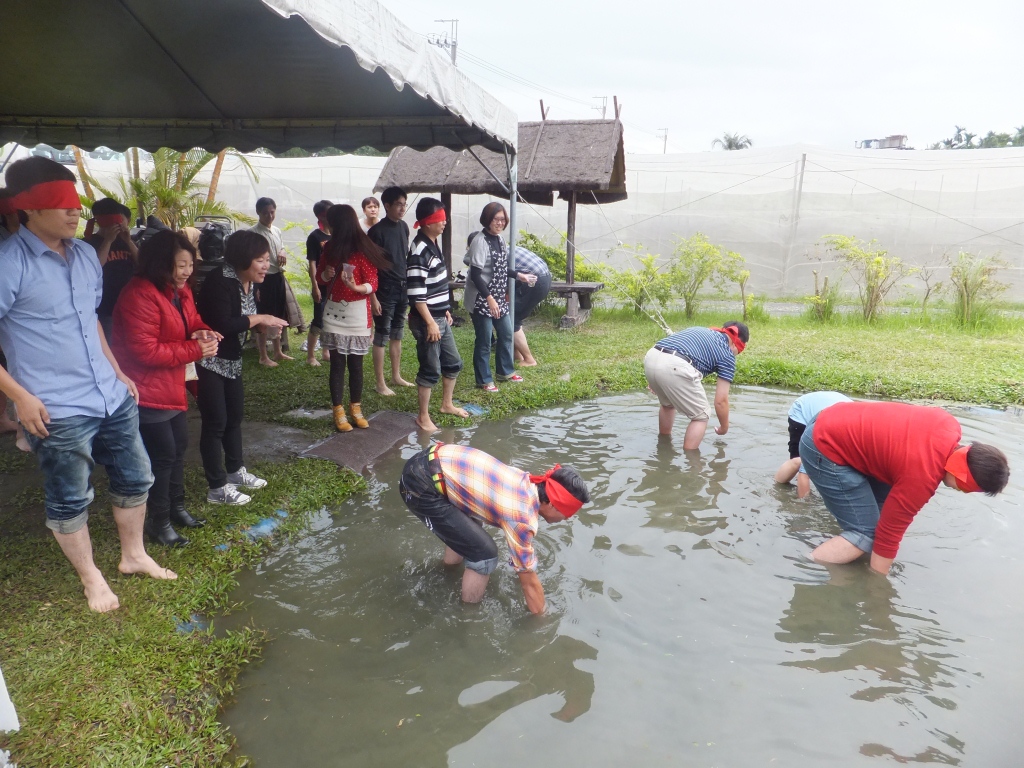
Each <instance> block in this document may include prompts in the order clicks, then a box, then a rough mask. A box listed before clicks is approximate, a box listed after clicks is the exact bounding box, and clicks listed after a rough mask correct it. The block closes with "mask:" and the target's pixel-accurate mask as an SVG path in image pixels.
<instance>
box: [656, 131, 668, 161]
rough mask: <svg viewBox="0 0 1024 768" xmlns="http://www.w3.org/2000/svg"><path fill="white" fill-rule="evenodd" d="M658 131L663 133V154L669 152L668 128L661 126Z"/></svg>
mask: <svg viewBox="0 0 1024 768" xmlns="http://www.w3.org/2000/svg"><path fill="white" fill-rule="evenodd" d="M658 133H660V134H662V135H661V139H662V144H661V154H663V155H667V154H668V128H659V129H658Z"/></svg>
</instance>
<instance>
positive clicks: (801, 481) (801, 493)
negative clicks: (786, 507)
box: [796, 472, 811, 499]
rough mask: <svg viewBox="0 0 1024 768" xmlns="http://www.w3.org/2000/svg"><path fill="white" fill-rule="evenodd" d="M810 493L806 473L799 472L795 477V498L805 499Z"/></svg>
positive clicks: (808, 479) (809, 482)
mask: <svg viewBox="0 0 1024 768" xmlns="http://www.w3.org/2000/svg"><path fill="white" fill-rule="evenodd" d="M810 492H811V478H809V477H808V476H807V473H806V472H801V473H800V474H798V475H797V476H796V497H797V498H798V499H803V498H806V496H807V494H809V493H810Z"/></svg>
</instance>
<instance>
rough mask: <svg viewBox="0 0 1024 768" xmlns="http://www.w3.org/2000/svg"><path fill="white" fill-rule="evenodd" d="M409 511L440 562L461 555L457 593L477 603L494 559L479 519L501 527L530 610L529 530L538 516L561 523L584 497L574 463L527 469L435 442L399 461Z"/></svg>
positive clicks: (535, 591) (536, 591)
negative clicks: (432, 540) (439, 551)
mask: <svg viewBox="0 0 1024 768" xmlns="http://www.w3.org/2000/svg"><path fill="white" fill-rule="evenodd" d="M398 487H399V490H400V492H401V494H402V499H403V500H404V501H405V504H406V506H407V507H409V510H410V511H411V512H412V513H413V514H414V515H416V517H418V518H419V519H420V520H422V521H423V522H424V524H425V525H426V526H427V528H428V529H430V530H431V531H432V532H433V533H434V535H435V536H437V537H438V538H439V539H441V541H442V542H444V545H445V551H444V563H445V565H449V566H451V565H458V564H459V563H461V562H462V561H463V560H465V562H466V570H465V572H464V573H463V575H462V599H463V601H465V602H467V603H479V602H480V601H481V600H483V597H484V591H485V590H486V589H487V581H488V580H489V578H490V575H491V573H492V572H493V571H494V569H495V568H496V567H497V565H498V548H497V546H496V545H495V543H494V540H493V539H492V538H491V537H490V534H488V533H487V532H486V531H485V530H484V528H483V525H484V523H486V524H488V525H493V526H496V527H498V528H501V530H502V532H503V533H504V534H505V541H506V542H507V543H508V549H509V554H510V560H509V565H511V566H512V568H513V569H514V570H515V571H516V573H517V574H518V576H519V583H520V585H521V586H522V588H523V595H524V596H525V597H526V607H527V608H528V609H529V610H530V612H531V613H543V612H544V605H545V600H544V588H543V587H542V586H541V583H540V579H539V578H538V576H537V555H536V554H535V553H534V551H533V537H534V536H535V535H536V533H537V527H538V523H539V518H544V520H546V521H547V522H549V523H560V522H563V521H564V520H567V519H568V518H570V517H572V516H573V515H574V514H576V512H578V511H579V509H580V507H582V506H583V505H584V504H585V503H587V502H588V501H590V493H589V492H588V490H587V486H586V484H585V483H584V482H583V478H581V477H580V475H579V473H578V472H577V471H576V470H575V469H574V468H573V467H568V466H566V467H562V466H560V465H558V464H556V465H555V466H554V467H552V468H551V469H550V470H548V471H547V472H545V473H544V474H543V475H531V474H529V473H527V472H524V471H522V470H521V469H516V468H515V467H510V466H508V465H507V464H503V463H502V462H500V461H498V460H497V459H496V458H494V457H493V456H491V455H489V454H487V453H484V452H483V451H480V450H477V449H476V448H469V447H466V446H461V445H444V444H442V443H437V444H434V445H432V446H431V447H430V448H428V449H427V450H425V451H420V452H419V453H417V454H416V455H415V456H413V457H412V458H411V459H409V461H408V462H406V464H405V468H404V469H403V470H402V480H401V482H400V483H399V486H398Z"/></svg>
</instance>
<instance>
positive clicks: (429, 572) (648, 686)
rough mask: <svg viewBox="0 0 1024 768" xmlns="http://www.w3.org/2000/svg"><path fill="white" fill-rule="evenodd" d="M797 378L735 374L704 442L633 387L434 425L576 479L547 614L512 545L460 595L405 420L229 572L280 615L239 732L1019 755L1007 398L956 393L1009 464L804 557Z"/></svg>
mask: <svg viewBox="0 0 1024 768" xmlns="http://www.w3.org/2000/svg"><path fill="white" fill-rule="evenodd" d="M794 397H795V396H794V395H792V394H790V393H784V392H776V391H769V390H763V389H757V388H735V389H734V390H733V394H732V406H733V410H732V419H731V422H732V427H731V429H730V431H729V433H728V434H727V435H726V436H724V437H718V436H716V435H714V434H712V433H711V430H709V434H708V436H707V437H706V438H705V441H704V445H703V446H702V449H701V451H700V453H699V454H689V453H684V452H683V450H682V431H683V428H684V426H685V425H684V424H681V423H677V425H676V435H675V439H674V440H673V441H669V440H666V439H659V438H658V436H657V434H656V432H657V403H656V402H655V401H654V400H653V399H652V398H651V397H650V396H649V395H647V394H634V395H625V396H617V397H608V398H602V399H599V400H594V401H590V402H582V403H576V404H573V405H568V406H565V407H559V408H549V409H545V410H543V411H539V412H536V413H531V414H527V415H522V416H519V417H517V418H515V419H512V420H508V421H500V422H483V423H481V424H478V425H475V426H473V427H470V428H466V429H459V430H445V431H444V432H442V433H440V434H439V435H438V436H437V437H438V438H439V439H441V440H443V441H448V442H454V441H457V442H462V443H466V444H469V445H472V446H474V447H477V448H481V449H483V450H486V451H488V452H489V453H492V454H494V455H495V456H497V457H498V458H499V459H501V460H503V461H506V462H508V463H511V464H513V465H515V466H518V467H521V468H523V469H528V470H531V471H535V472H539V471H541V470H544V469H546V468H548V467H549V466H551V465H552V464H553V463H555V462H561V463H571V464H574V465H575V466H576V467H578V468H579V469H580V471H581V472H582V473H583V475H584V477H585V478H586V479H587V480H588V483H589V485H590V488H591V492H592V495H593V499H594V501H593V503H592V504H590V505H588V506H587V507H585V508H584V509H583V510H582V511H581V512H580V513H579V514H578V515H577V516H576V518H574V519H573V520H572V521H570V522H568V523H561V524H557V525H553V526H552V525H547V524H545V523H544V522H543V521H541V528H540V532H539V534H538V536H537V540H536V546H537V551H538V555H539V559H540V577H541V581H542V583H543V585H544V589H545V592H546V593H547V598H548V611H547V614H546V615H544V616H541V617H534V616H531V615H529V614H528V613H527V612H526V609H525V605H524V601H523V598H522V592H521V590H520V587H519V582H518V579H517V578H516V577H515V574H514V573H513V572H512V571H511V570H510V569H509V568H508V567H507V566H499V569H498V571H497V572H496V573H495V575H494V576H492V577H491V583H490V585H489V587H488V591H487V595H486V597H485V599H484V601H483V603H482V604H480V605H475V606H469V605H463V604H461V602H460V600H459V584H460V578H461V568H457V569H451V570H446V569H444V568H443V567H442V565H441V563H440V555H441V550H442V547H441V544H440V542H439V541H438V540H437V539H435V538H434V536H433V535H432V534H431V533H430V532H429V531H428V530H427V529H426V528H425V527H424V526H423V525H422V524H421V523H420V522H418V521H417V520H416V519H415V518H413V517H412V515H411V514H409V512H408V511H407V510H406V508H405V506H404V504H403V503H402V500H401V498H400V497H399V494H398V490H397V487H398V478H399V475H400V472H401V469H402V465H403V463H404V460H405V459H406V458H408V457H409V456H411V455H412V454H413V453H414V452H415V451H416V450H418V449H419V448H420V444H419V443H412V442H410V443H409V444H406V445H404V446H399V447H396V448H395V449H394V450H393V451H391V452H390V453H389V454H387V455H385V456H384V457H383V458H382V459H380V460H379V461H377V462H376V463H375V464H374V465H373V466H371V467H370V469H369V470H368V473H367V474H368V477H369V486H370V487H369V492H368V493H366V494H362V495H357V496H355V497H353V498H351V499H348V500H346V501H345V502H344V503H342V504H341V505H340V506H339V508H338V509H336V510H334V514H333V515H328V514H326V513H323V514H321V515H320V516H319V517H317V518H316V520H315V522H314V525H313V527H312V528H311V530H310V531H309V532H308V533H307V535H305V536H304V537H302V538H301V539H298V540H296V541H294V542H292V543H289V544H287V545H285V546H283V547H282V548H281V549H279V550H278V551H277V552H275V554H273V555H272V556H271V557H270V558H269V559H268V560H267V561H266V562H265V563H264V564H263V565H262V566H261V567H260V568H259V569H257V570H256V571H255V572H252V573H249V574H246V575H245V576H244V577H243V579H242V584H241V587H240V589H239V593H238V597H239V598H240V599H243V600H246V601H247V602H248V609H247V611H246V612H244V613H243V615H242V619H243V620H246V621H249V620H251V621H253V622H254V623H255V624H256V625H258V626H261V627H266V628H269V630H270V631H271V633H272V635H273V640H272V641H271V642H270V644H269V645H268V646H267V648H266V650H265V654H264V659H263V661H262V662H260V663H259V664H258V665H255V666H254V667H253V668H252V669H250V670H248V671H247V672H246V673H245V674H244V675H243V677H242V679H241V683H240V690H239V693H238V697H237V701H236V702H235V703H233V704H232V705H231V706H230V707H229V708H228V709H227V711H226V713H225V715H224V719H225V722H226V723H227V724H228V725H229V726H230V728H231V730H232V731H233V733H234V734H235V735H236V737H237V739H238V742H239V747H240V751H241V752H242V753H244V754H246V755H248V756H250V757H251V758H252V759H253V761H254V764H255V765H256V766H258V767H262V766H284V765H287V766H293V767H295V768H298V767H301V766H317V767H318V768H326V767H328V766H388V767H391V766H493V765H499V764H506V765H515V764H531V765H536V766H583V765H586V766H620V765H643V766H708V767H709V768H710V767H711V766H724V767H729V768H735V767H737V766H801V767H802V766H814V767H815V768H817V767H818V766H858V765H875V764H883V763H884V764H894V763H899V764H903V763H935V764H940V765H963V766H981V767H983V768H1001V767H1002V766H1007V767H1009V766H1017V765H1020V764H1021V756H1020V755H1021V747H1022V745H1024V736H1022V734H1021V730H1020V710H1019V709H1018V707H1019V706H1020V698H1021V694H1020V692H1021V690H1024V665H1022V652H1021V638H1022V637H1024V609H1022V603H1024V588H1022V585H1024V555H1022V548H1024V515H1022V510H1021V487H1022V481H1021V478H1022V477H1024V452H1022V450H1021V448H1020V446H1021V445H1022V442H1024V416H1022V415H1021V413H1020V412H1019V411H1017V412H1008V413H1003V412H997V411H988V410H984V409H955V410H954V411H953V413H954V414H955V415H956V416H957V417H958V418H959V419H960V421H961V424H962V425H963V427H964V437H965V439H966V440H973V439H979V440H984V441H987V442H992V443H994V444H996V445H998V446H999V447H1001V448H1002V449H1003V450H1005V451H1006V452H1007V454H1008V455H1009V456H1010V462H1011V482H1010V486H1009V487H1008V488H1007V490H1006V492H1005V493H1004V494H1003V495H1002V496H999V497H996V498H988V497H986V496H983V495H981V494H973V495H971V496H970V497H968V496H965V495H963V494H960V493H957V492H955V491H952V490H950V489H947V488H940V489H939V491H938V492H937V493H936V495H935V497H934V498H933V499H932V501H931V502H929V504H928V505H927V506H926V507H925V508H924V510H922V512H921V513H920V514H919V515H918V517H917V520H916V521H915V522H914V524H913V525H912V526H911V527H910V529H909V532H908V535H907V536H906V538H905V539H904V541H903V545H902V547H901V550H900V554H899V558H898V561H897V566H896V568H895V569H894V571H893V574H892V576H891V577H890V578H888V579H886V578H883V577H881V576H878V575H875V574H873V573H871V572H869V571H868V569H867V566H866V565H865V564H863V563H859V564H853V565H848V566H837V567H830V568H826V567H824V566H821V565H818V564H815V563H813V562H810V561H809V560H808V559H807V558H806V555H807V553H808V552H809V551H810V550H811V548H812V547H813V546H814V545H816V544H817V543H819V542H821V541H822V540H824V538H825V537H827V536H829V535H832V534H834V533H837V532H838V529H837V528H836V526H835V524H834V521H833V520H832V518H831V516H830V515H829V514H828V512H827V511H826V510H825V508H824V506H823V505H822V503H821V501H820V499H819V498H818V497H817V496H816V495H815V494H812V496H811V497H810V498H809V499H806V500H798V499H797V498H796V489H795V486H790V487H784V486H776V485H775V484H774V483H773V479H772V478H773V474H774V472H775V469H776V468H777V467H778V465H779V464H780V463H782V461H783V460H785V459H786V458H787V455H788V454H787V452H786V445H787V433H786V411H787V409H788V407H789V404H790V403H791V401H792V400H793V398H794ZM713 423H714V421H713ZM491 530H492V532H494V533H495V536H499V534H498V533H497V531H496V529H491ZM498 546H499V552H500V555H501V557H502V559H503V560H504V558H505V543H504V540H503V539H499V540H498ZM237 620H238V619H233V621H237ZM223 623H224V622H222V624H223Z"/></svg>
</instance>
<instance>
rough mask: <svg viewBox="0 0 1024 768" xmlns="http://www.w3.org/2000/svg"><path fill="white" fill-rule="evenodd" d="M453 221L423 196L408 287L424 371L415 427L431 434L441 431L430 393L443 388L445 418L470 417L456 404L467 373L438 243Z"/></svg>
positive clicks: (437, 203)
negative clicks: (457, 341) (454, 397)
mask: <svg viewBox="0 0 1024 768" xmlns="http://www.w3.org/2000/svg"><path fill="white" fill-rule="evenodd" d="M447 222H448V216H447V214H446V213H445V210H444V205H442V204H441V201H440V200H438V199H436V198H433V197H424V198H422V199H421V200H420V201H419V203H417V205H416V223H415V224H414V225H413V226H414V227H415V228H416V229H418V230H419V234H417V235H416V239H414V240H413V241H412V247H411V248H410V249H409V259H408V261H407V263H406V272H405V284H406V291H407V292H408V295H409V309H410V312H409V330H410V331H411V332H412V335H413V338H414V339H416V357H417V358H419V362H420V370H419V372H418V373H417V374H416V386H417V387H418V388H419V390H418V392H419V406H420V411H419V415H418V416H417V417H416V425H417V426H418V427H419V428H420V429H422V430H424V431H426V432H436V431H437V425H436V424H434V421H433V419H431V418H430V393H431V391H432V390H433V388H434V387H436V386H437V382H438V380H442V379H443V380H442V383H441V413H451V414H453V415H455V416H460V417H462V418H463V419H465V418H468V417H469V414H468V413H467V412H466V411H465V410H464V409H462V408H457V407H456V406H455V404H454V403H453V402H452V393H453V392H455V380H456V379H457V378H458V376H459V371H461V370H462V358H461V357H460V356H459V349H458V347H456V346H455V336H454V335H453V334H452V328H451V323H452V313H451V307H450V306H449V305H448V270H447V268H446V267H445V265H444V257H443V256H442V255H441V249H440V248H438V247H437V238H438V237H440V236H441V233H442V232H444V228H445V225H446V224H447Z"/></svg>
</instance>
